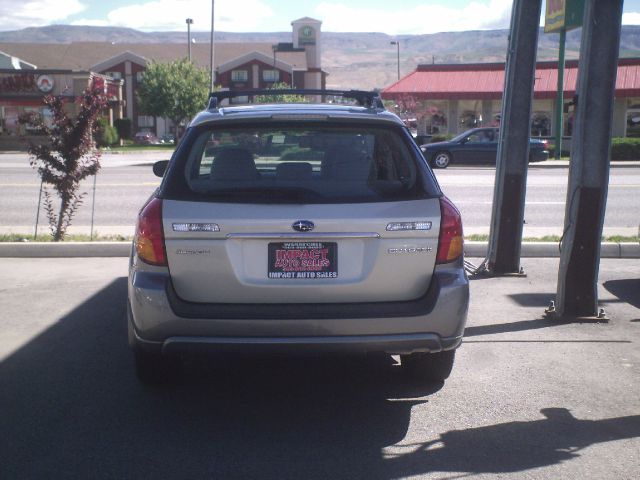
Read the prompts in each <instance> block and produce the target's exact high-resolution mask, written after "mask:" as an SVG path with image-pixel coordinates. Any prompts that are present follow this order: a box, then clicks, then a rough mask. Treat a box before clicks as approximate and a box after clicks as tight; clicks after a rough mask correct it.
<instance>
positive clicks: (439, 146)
mask: <svg viewBox="0 0 640 480" xmlns="http://www.w3.org/2000/svg"><path fill="white" fill-rule="evenodd" d="M498 133H499V132H498V129H497V128H495V127H486V128H472V129H471V130H467V131H466V132H464V133H461V134H460V135H458V136H456V137H454V138H452V139H451V140H448V141H446V142H435V143H427V144H425V145H421V146H420V150H422V153H423V154H424V156H425V158H426V159H427V161H428V162H429V165H431V166H432V167H435V168H447V167H448V166H449V165H451V164H474V163H477V164H480V163H487V164H495V163H496V158H497V156H498ZM548 158H549V150H548V145H547V141H546V140H540V139H537V138H531V139H529V161H530V162H543V161H545V160H547V159H548Z"/></svg>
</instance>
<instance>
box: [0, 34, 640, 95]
mask: <svg viewBox="0 0 640 480" xmlns="http://www.w3.org/2000/svg"><path fill="white" fill-rule="evenodd" d="M580 33H581V31H580V30H573V31H571V32H569V33H568V34H567V51H566V56H567V58H568V59H572V58H577V57H578V54H579V47H580ZM508 36H509V31H508V30H506V29H503V30H471V31H465V32H442V33H432V34H421V35H397V36H393V35H388V34H385V33H379V32H367V33H353V32H322V37H321V38H322V62H323V69H324V70H326V71H327V72H328V73H329V77H328V80H327V86H328V87H330V88H334V87H338V88H347V87H349V88H366V89H370V88H383V87H385V86H387V85H390V84H391V83H393V82H395V81H396V80H397V76H396V75H397V74H396V71H397V50H396V47H395V46H394V45H390V42H391V41H399V42H400V70H401V75H407V74H409V73H411V72H412V71H414V70H415V69H416V67H417V66H418V65H419V64H423V63H483V62H504V61H505V56H506V50H507V44H508ZM558 37H559V36H558V34H544V33H543V32H542V29H541V30H540V34H539V39H538V60H555V59H556V58H557V54H558V53H557V52H558ZM209 38H210V33H208V32H192V39H193V40H194V41H195V42H196V43H208V42H209ZM84 41H92V42H94V41H95V42H109V43H116V44H117V43H181V42H185V43H186V41H187V33H186V31H185V32H175V31H174V32H142V31H139V30H135V29H131V28H125V27H95V26H81V25H80V26H79V25H50V26H46V27H28V28H25V29H22V30H14V31H3V32H0V42H2V43H27V42H28V43H71V42H84ZM215 41H216V43H225V42H269V43H278V42H291V32H242V33H239V32H216V34H215ZM620 56H621V57H633V56H640V26H635V25H634V26H631V25H625V26H623V27H622V35H621V41H620ZM24 60H26V61H29V59H24Z"/></svg>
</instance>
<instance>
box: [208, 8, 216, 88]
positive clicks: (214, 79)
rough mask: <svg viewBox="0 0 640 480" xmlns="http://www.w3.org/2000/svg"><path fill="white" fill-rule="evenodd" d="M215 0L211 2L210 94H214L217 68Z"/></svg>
mask: <svg viewBox="0 0 640 480" xmlns="http://www.w3.org/2000/svg"><path fill="white" fill-rule="evenodd" d="M215 3H216V2H215V0H211V40H210V45H209V47H210V52H209V53H210V58H209V68H210V70H211V75H210V76H211V85H210V87H209V92H213V89H214V86H215V83H216V67H215V63H214V61H213V60H214V57H213V45H214V37H213V34H214V32H215V30H214V29H213V20H214V18H215V16H214V12H215Z"/></svg>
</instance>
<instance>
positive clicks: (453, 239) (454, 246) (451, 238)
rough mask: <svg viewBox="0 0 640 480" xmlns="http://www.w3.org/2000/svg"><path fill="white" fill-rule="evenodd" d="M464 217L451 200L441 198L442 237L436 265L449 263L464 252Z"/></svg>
mask: <svg viewBox="0 0 640 480" xmlns="http://www.w3.org/2000/svg"><path fill="white" fill-rule="evenodd" d="M463 248H464V245H463V236H462V217H461V216H460V212H459V211H458V209H457V208H456V207H455V205H454V204H453V203H451V200H449V199H448V198H447V197H444V196H443V197H441V198H440V237H439V238H438V255H437V256H436V263H449V262H452V261H454V260H456V259H457V258H458V257H460V256H461V255H462V252H463Z"/></svg>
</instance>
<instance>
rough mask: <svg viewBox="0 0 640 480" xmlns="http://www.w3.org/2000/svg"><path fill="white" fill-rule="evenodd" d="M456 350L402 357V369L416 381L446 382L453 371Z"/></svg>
mask: <svg viewBox="0 0 640 480" xmlns="http://www.w3.org/2000/svg"><path fill="white" fill-rule="evenodd" d="M455 358H456V351H455V350H445V351H442V352H437V353H412V354H410V355H400V360H401V366H402V369H403V370H404V371H405V372H406V373H407V375H409V376H410V377H411V379H413V380H415V381H426V382H444V381H445V380H446V379H447V378H449V375H450V374H451V370H452V369H453V363H454V360H455Z"/></svg>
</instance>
